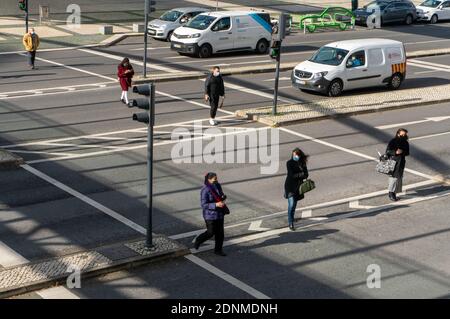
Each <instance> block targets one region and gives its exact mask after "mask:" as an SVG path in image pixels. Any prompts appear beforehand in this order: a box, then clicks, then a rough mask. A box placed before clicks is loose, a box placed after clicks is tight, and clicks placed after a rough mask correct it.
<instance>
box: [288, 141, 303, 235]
mask: <svg viewBox="0 0 450 319" xmlns="http://www.w3.org/2000/svg"><path fill="white" fill-rule="evenodd" d="M307 161H308V155H306V154H305V153H304V152H303V151H302V150H300V149H299V148H296V149H294V150H293V151H292V158H291V159H290V160H289V161H287V163H286V167H287V176H286V181H285V183H284V197H285V198H287V200H288V223H289V229H290V230H295V227H294V215H295V209H296V208H297V202H298V201H299V200H301V199H303V198H304V195H303V194H300V192H299V188H300V185H301V184H302V183H303V181H304V180H305V179H307V178H308V168H307V166H306V163H307Z"/></svg>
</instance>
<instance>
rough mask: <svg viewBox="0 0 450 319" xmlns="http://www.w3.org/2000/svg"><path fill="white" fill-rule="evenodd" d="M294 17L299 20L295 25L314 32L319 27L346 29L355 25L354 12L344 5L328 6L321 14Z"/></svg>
mask: <svg viewBox="0 0 450 319" xmlns="http://www.w3.org/2000/svg"><path fill="white" fill-rule="evenodd" d="M294 19H295V20H296V21H298V22H297V23H296V24H295V23H294V24H293V25H294V26H296V27H297V28H299V29H300V30H305V29H306V30H308V31H309V32H314V31H315V30H316V29H317V28H339V29H340V30H342V31H344V30H346V29H347V28H348V27H349V26H354V25H355V15H354V14H353V12H352V11H351V10H348V9H345V8H342V7H328V8H326V9H325V10H323V11H322V13H320V14H308V15H302V16H296V17H295V18H294Z"/></svg>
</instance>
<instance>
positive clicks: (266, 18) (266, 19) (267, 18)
mask: <svg viewBox="0 0 450 319" xmlns="http://www.w3.org/2000/svg"><path fill="white" fill-rule="evenodd" d="M258 15H259V16H260V17H261V18H263V19H264V20H265V21H266V22H267V23H268V24H271V21H270V14H267V13H258Z"/></svg>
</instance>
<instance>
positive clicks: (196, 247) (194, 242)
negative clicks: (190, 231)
mask: <svg viewBox="0 0 450 319" xmlns="http://www.w3.org/2000/svg"><path fill="white" fill-rule="evenodd" d="M197 238H198V236H195V238H194V239H193V240H192V243H193V244H194V248H195V249H196V250H198V249H199V248H200V243H199V242H198V241H197Z"/></svg>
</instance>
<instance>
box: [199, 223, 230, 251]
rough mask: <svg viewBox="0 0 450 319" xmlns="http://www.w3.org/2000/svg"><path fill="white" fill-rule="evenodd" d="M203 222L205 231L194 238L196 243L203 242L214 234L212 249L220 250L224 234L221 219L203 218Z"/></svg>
mask: <svg viewBox="0 0 450 319" xmlns="http://www.w3.org/2000/svg"><path fill="white" fill-rule="evenodd" d="M205 222H206V231H205V232H204V233H202V234H200V235H199V236H198V237H197V239H196V241H197V243H198V244H203V243H204V242H205V241H207V240H208V239H210V238H212V237H213V236H214V240H215V243H216V245H215V248H214V251H216V252H218V251H222V247H223V239H224V236H225V235H224V226H223V219H217V220H205Z"/></svg>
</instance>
